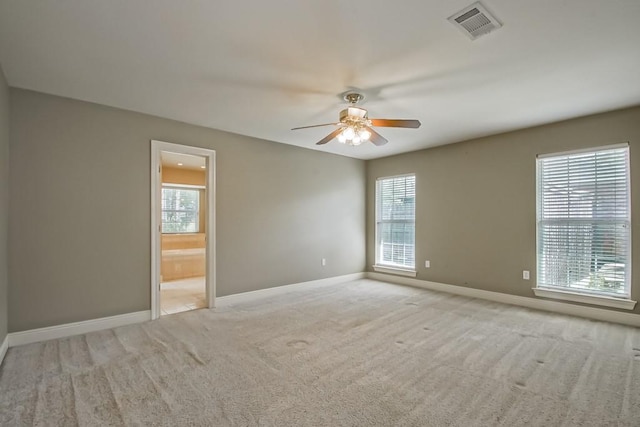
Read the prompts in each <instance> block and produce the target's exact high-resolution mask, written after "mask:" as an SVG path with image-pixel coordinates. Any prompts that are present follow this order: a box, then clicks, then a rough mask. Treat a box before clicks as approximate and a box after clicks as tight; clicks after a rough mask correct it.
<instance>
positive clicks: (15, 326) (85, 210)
mask: <svg viewBox="0 0 640 427" xmlns="http://www.w3.org/2000/svg"><path fill="white" fill-rule="evenodd" d="M11 126H12V132H11V153H10V154H11V183H12V184H11V186H10V187H11V194H10V196H11V206H10V211H11V227H10V239H9V242H10V250H11V259H10V267H11V268H10V280H11V289H10V295H9V298H10V299H9V302H10V307H11V311H10V313H9V330H10V331H21V330H26V329H32V328H39V327H44V326H50V325H58V324H62V323H67V322H74V321H80V320H86V319H94V318H99V317H104V316H112V315H117V314H121V313H129V312H134V311H139V310H148V309H149V308H150V269H151V268H150V263H151V260H150V256H151V255H150V209H151V208H150V185H151V184H150V156H151V155H150V151H151V149H150V140H151V139H158V140H162V141H167V142H173V143H180V144H187V145H193V146H199V147H205V148H212V149H215V150H216V159H217V171H216V177H217V190H216V191H217V193H216V200H217V242H216V246H217V266H218V270H217V272H216V273H217V280H218V282H217V283H218V295H220V296H221V295H229V294H233V293H238V292H245V291H251V290H255V289H259V288H266V287H272V286H278V285H284V284H289V283H296V282H302V281H307V280H314V279H320V278H324V277H332V276H338V275H342V274H348V273H355V272H359V271H362V270H363V269H364V253H365V227H364V223H363V218H364V215H365V213H364V209H365V203H364V194H365V191H364V189H365V165H364V162H363V161H359V160H354V159H349V158H345V157H340V156H335V155H330V154H325V153H320V152H317V151H312V150H307V149H303V148H298V147H292V146H288V145H284V144H278V143H271V142H267V141H264V140H258V139H253V138H249V137H244V136H239V135H234V134H230V133H225V132H221V131H216V130H212V129H207V128H203V127H198V126H192V125H188V124H184V123H179V122H175V121H171V120H166V119H161V118H157V117H152V116H147V115H143V114H138V113H133V112H129V111H123V110H118V109H114V108H109V107H104V106H100V105H96V104H90V103H85V102H80V101H74V100H69V99H65V98H59V97H55V96H49V95H44V94H40V93H36V92H30V91H25V90H19V89H11ZM96 224H97V226H96ZM322 257H325V258H327V261H328V263H327V266H326V267H322V266H321V263H320V260H321V258H322Z"/></svg>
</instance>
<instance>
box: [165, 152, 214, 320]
mask: <svg viewBox="0 0 640 427" xmlns="http://www.w3.org/2000/svg"><path fill="white" fill-rule="evenodd" d="M160 158H161V160H162V168H161V176H162V194H161V210H162V216H161V220H162V224H161V233H162V237H161V239H160V251H161V260H160V310H161V313H160V314H161V315H166V314H174V313H179V312H182V311H188V310H195V309H198V308H206V307H207V298H206V294H207V289H206V268H205V260H206V251H207V249H206V221H205V218H206V207H207V203H206V200H207V199H206V191H207V185H206V178H207V174H206V159H205V158H204V157H202V156H192V155H189V154H178V153H170V152H167V151H163V152H162V153H161V154H160Z"/></svg>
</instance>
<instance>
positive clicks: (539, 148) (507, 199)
mask: <svg viewBox="0 0 640 427" xmlns="http://www.w3.org/2000/svg"><path fill="white" fill-rule="evenodd" d="M625 141H628V142H629V143H630V146H631V148H630V156H631V181H632V182H631V191H632V193H631V200H632V215H633V217H632V224H633V226H632V227H633V228H632V233H633V242H632V245H633V247H634V251H633V266H632V274H633V277H632V279H633V280H632V282H633V290H632V298H633V299H635V300H639V299H640V221H639V220H638V218H640V193H639V192H640V108H634V109H627V110H621V111H616V112H612V113H607V114H600V115H595V116H590V117H585V118H580V119H575V120H570V121H565V122H560V123H556V124H552V125H547V126H540V127H536V128H531V129H526V130H521V131H516V132H511V133H506V134H502V135H496V136H491V137H486V138H480V139H476V140H473V141H467V142H463V143H458V144H453V145H447V146H442V147H437V148H432V149H427V150H422V151H418V152H413V153H408V154H403V155H398V156H393V157H388V158H384V159H378V160H373V161H369V162H367V207H368V209H367V269H368V270H369V271H371V270H372V268H371V265H372V264H373V263H374V260H375V254H374V250H375V243H374V242H375V237H374V235H375V217H374V214H375V210H374V199H375V181H376V178H378V177H383V176H390V175H398V174H404V173H415V174H416V267H417V273H418V275H417V278H418V279H422V280H429V281H435V282H441V283H447V284H452V285H459V286H467V287H470V288H477V289H485V290H489V291H496V292H503V293H507V294H512V295H520V296H526V297H533V292H532V291H531V288H532V287H533V286H535V283H536V187H535V183H536V176H535V170H536V155H537V154H541V153H553V152H559V151H566V150H573V149H578V148H584V147H595V146H602V145H607V144H615V143H620V142H625ZM425 260H430V261H431V268H429V269H426V268H425V267H424V261H425ZM522 270H530V271H531V280H529V281H526V280H522ZM635 312H636V313H640V306H638V307H636V309H635Z"/></svg>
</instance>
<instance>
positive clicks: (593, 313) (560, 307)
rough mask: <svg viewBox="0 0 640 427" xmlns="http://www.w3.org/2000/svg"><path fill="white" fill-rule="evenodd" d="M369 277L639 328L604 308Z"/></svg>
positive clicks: (634, 318)
mask: <svg viewBox="0 0 640 427" xmlns="http://www.w3.org/2000/svg"><path fill="white" fill-rule="evenodd" d="M367 278H368V279H372V280H378V281H381V282H388V283H395V284H399V285H406V286H413V287H416V288H423V289H429V290H432V291H439V292H447V293H450V294H456V295H462V296H466V297H471V298H479V299H485V300H489V301H495V302H501V303H503V304H512V305H518V306H521V307H527V308H532V309H535V310H543V311H551V312H554V313H562V314H568V315H570V316H577V317H586V318H588V319H595V320H602V321H605V322H613V323H621V324H623V325H631V326H635V327H640V315H638V314H633V313H624V312H621V311H613V310H607V309H603V308H596V307H587V306H584V305H575V304H568V303H565V302H559V301H549V300H544V299H537V298H530V297H521V296H517V295H509V294H503V293H500V292H492V291H485V290H482V289H473V288H467V287H464V286H455V285H447V284H444V283H437V282H429V281H426V280H419V279H413V278H409V277H399V276H390V275H387V274H381V273H372V272H369V273H367Z"/></svg>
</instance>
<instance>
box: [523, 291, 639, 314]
mask: <svg viewBox="0 0 640 427" xmlns="http://www.w3.org/2000/svg"><path fill="white" fill-rule="evenodd" d="M533 293H534V294H536V296H537V297H543V298H553V299H559V300H563V301H573V302H581V303H585V304H593V305H602V306H605V307H614V308H621V309H624V310H633V309H634V307H635V306H636V303H637V301H633V300H630V299H622V298H613V297H609V296H604V295H589V294H584V293H579V292H571V291H562V290H559V289H548V288H533Z"/></svg>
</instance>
